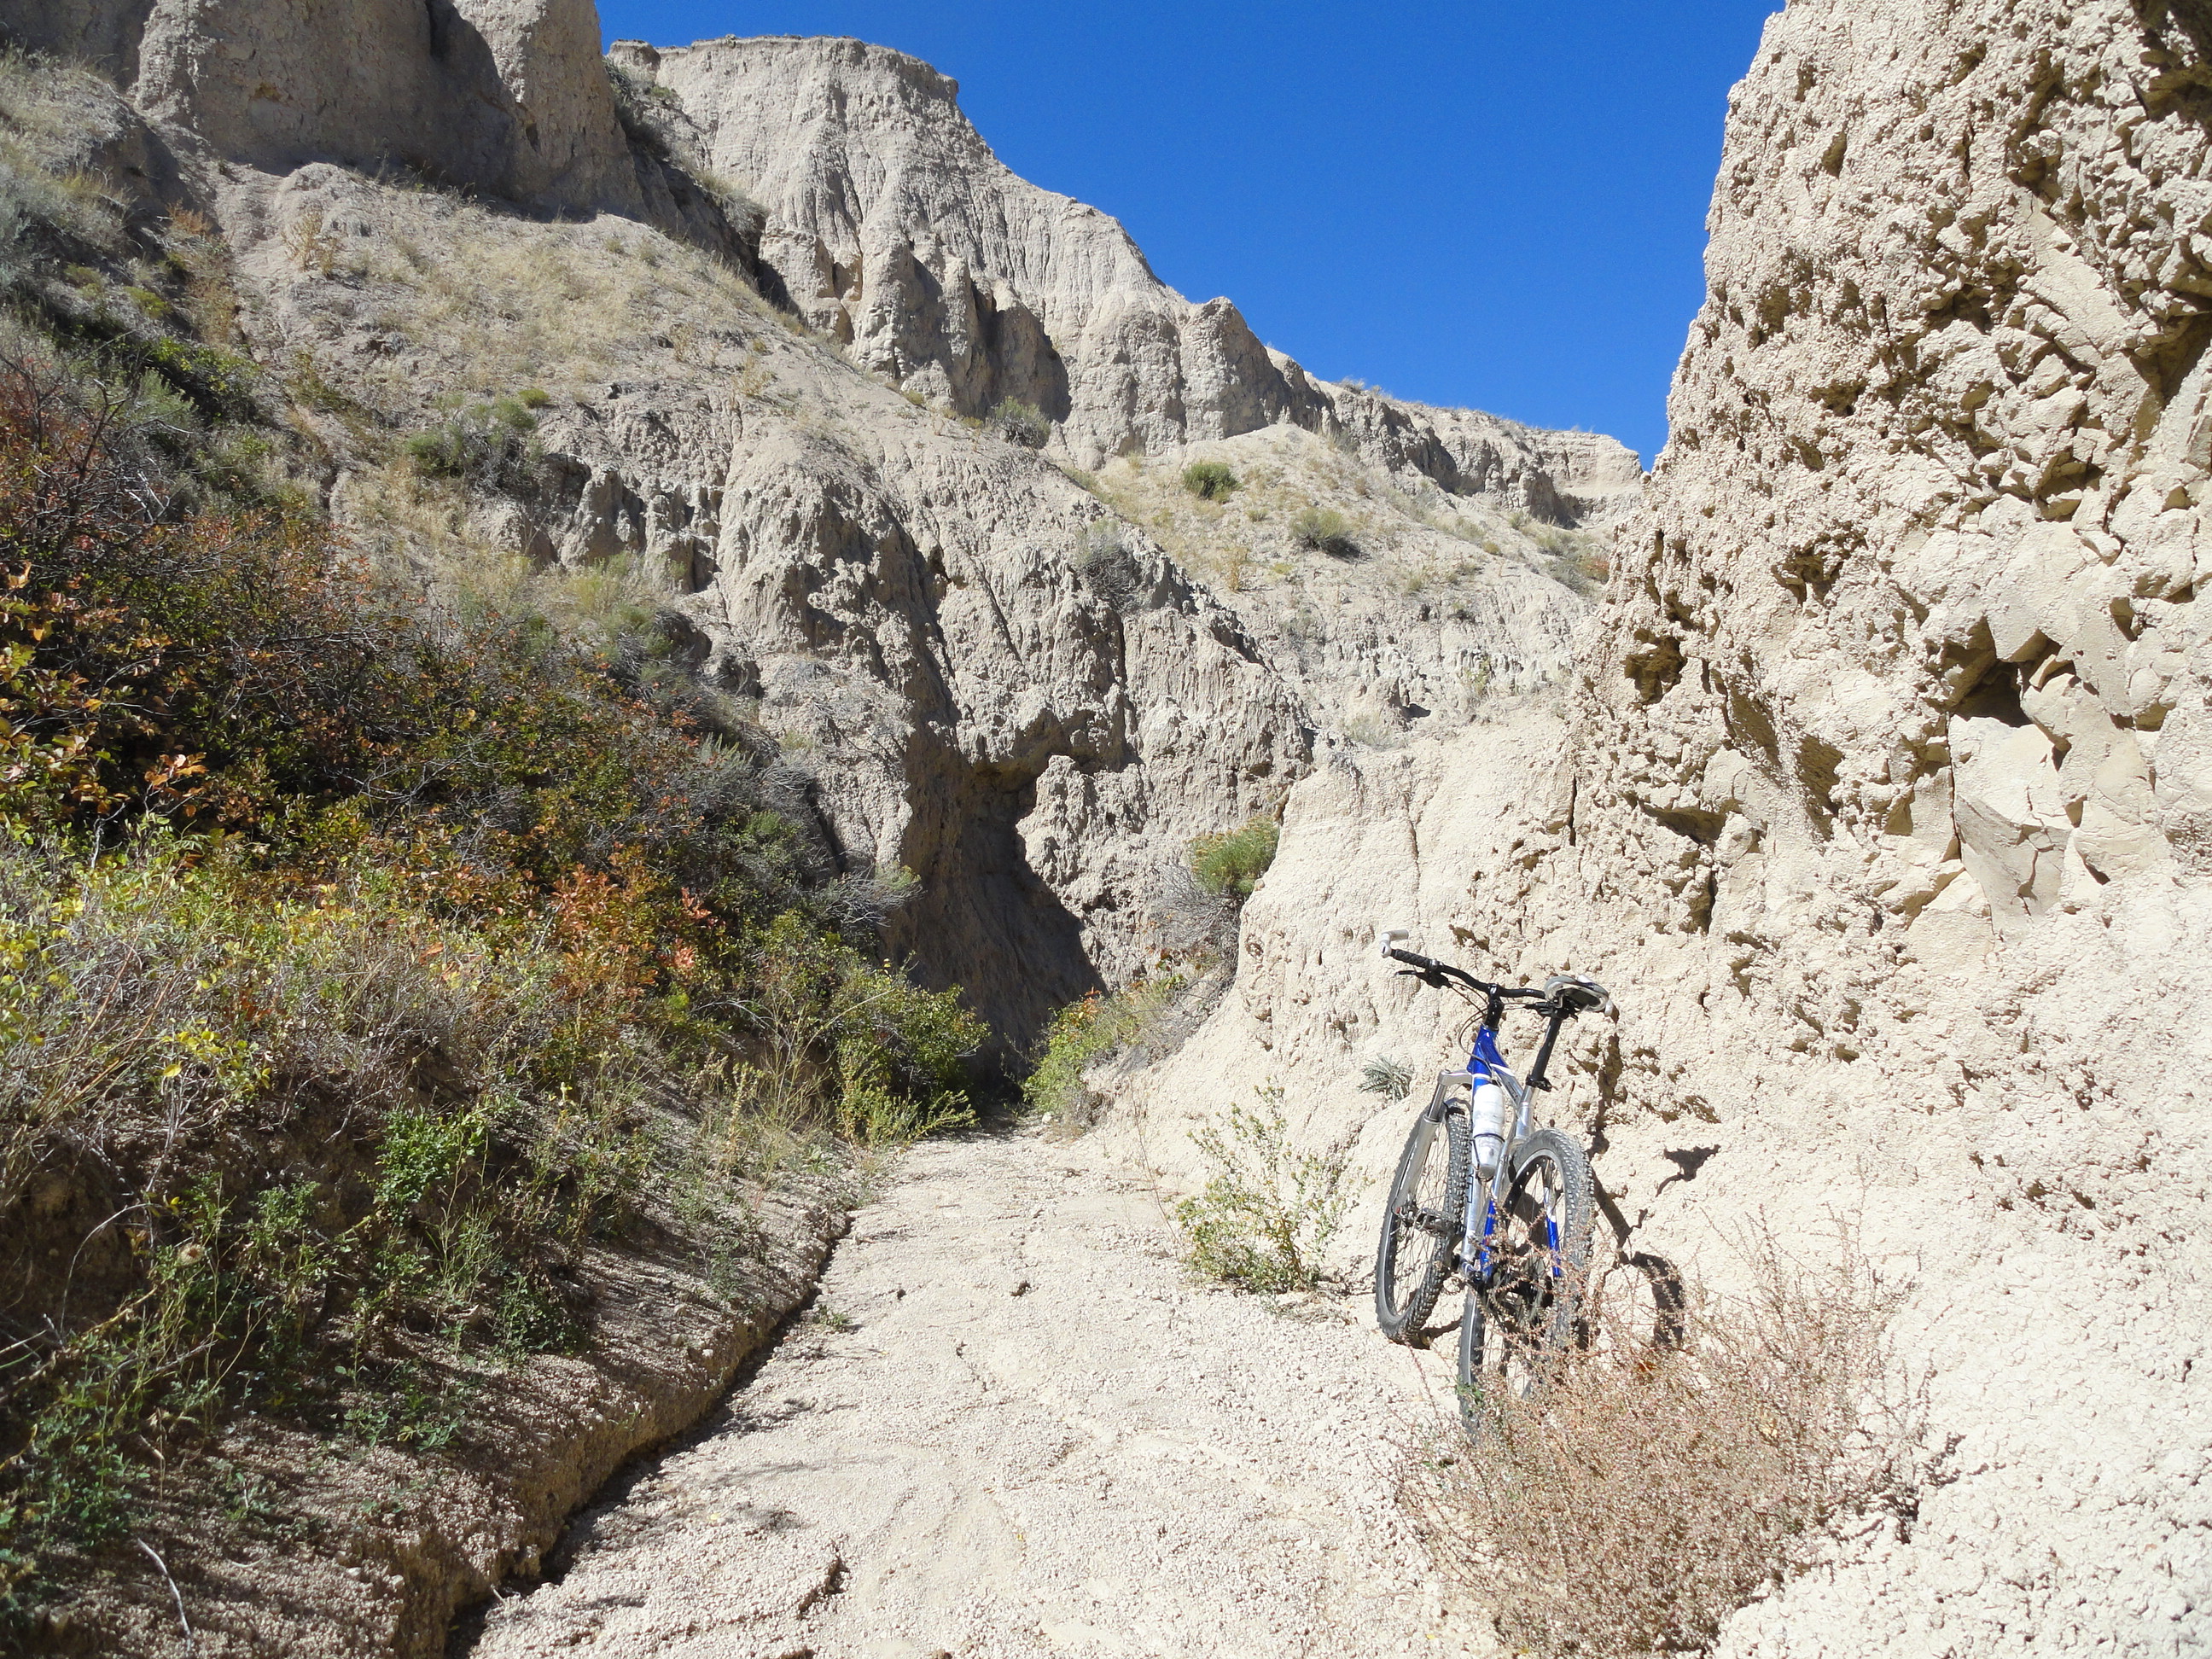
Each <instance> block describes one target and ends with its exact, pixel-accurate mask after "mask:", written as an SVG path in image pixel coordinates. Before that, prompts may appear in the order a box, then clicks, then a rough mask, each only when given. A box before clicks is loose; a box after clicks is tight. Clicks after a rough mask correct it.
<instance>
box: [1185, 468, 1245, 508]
mask: <svg viewBox="0 0 2212 1659" xmlns="http://www.w3.org/2000/svg"><path fill="white" fill-rule="evenodd" d="M1182 487H1183V488H1184V489H1188V491H1190V493H1191V494H1192V495H1196V496H1198V497H1200V499H1201V500H1204V501H1226V500H1227V499H1228V498H1229V495H1231V492H1232V491H1234V490H1235V489H1236V488H1237V475H1236V473H1234V472H1232V471H1230V469H1229V466H1228V464H1227V463H1226V462H1224V461H1193V462H1192V463H1191V464H1190V465H1188V466H1187V467H1185V468H1183V470H1182Z"/></svg>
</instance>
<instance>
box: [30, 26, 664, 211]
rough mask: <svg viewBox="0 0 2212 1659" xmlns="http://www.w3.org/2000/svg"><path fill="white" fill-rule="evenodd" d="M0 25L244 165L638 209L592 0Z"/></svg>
mask: <svg viewBox="0 0 2212 1659" xmlns="http://www.w3.org/2000/svg"><path fill="white" fill-rule="evenodd" d="M0 23H4V25H5V27H6V28H7V30H8V32H9V33H11V34H13V35H14V36H15V38H17V39H18V40H21V41H22V42H23V43H24V44H25V45H27V46H32V47H34V48H36V49H38V50H40V51H46V52H58V53H62V54H64V55H66V56H70V57H76V58H85V59H88V60H89V61H91V62H92V63H94V64H97V65H98V66H100V68H102V69H103V70H106V71H107V72H109V73H110V74H112V75H113V76H115V78H116V79H117V81H118V84H120V85H122V86H124V87H125V88H128V90H129V92H130V94H131V101H132V102H133V103H134V104H135V105H136V106H137V108H138V109H139V110H140V112H142V113H143V114H144V115H145V116H146V117H147V118H148V119H149V120H150V121H152V122H153V123H154V124H155V125H156V126H157V127H160V128H167V129H169V130H171V131H175V132H177V133H178V134H179V135H180V136H181V137H184V138H185V142H187V143H189V144H191V145H194V146H198V147H204V148H205V149H208V150H210V151H211V152H213V153H214V154H216V155H221V156H222V157H223V158H224V159H225V160H228V161H234V162H239V163H242V164H244V165H246V166H248V167H259V168H264V169H268V170H272V171H276V170H285V169H289V168H291V167H298V166H300V165H301V164H303V163H305V162H308V161H342V162H344V163H347V164H349V165H351V166H356V167H372V168H373V167H389V168H392V169H395V170H398V171H402V172H411V173H415V174H416V175H419V176H421V177H423V178H427V179H431V180H434V181H435V182H437V183H439V184H442V185H459V186H463V187H466V188H469V189H473V190H480V191H488V192H489V193H492V194H495V195H498V196H501V197H507V198H509V199H512V200H515V201H520V202H525V203H528V204H532V205H536V206H541V207H544V208H548V209H553V210H584V211H592V210H609V211H612V212H617V213H629V214H633V215H636V214H641V213H642V212H643V210H644V208H645V197H644V195H643V193H642V191H641V188H640V185H639V181H638V176H637V169H636V167H635V166H634V164H633V162H632V159H631V156H630V154H629V146H628V144H627V143H626V142H625V140H624V138H623V133H622V130H621V127H620V125H619V123H618V122H617V119H616V114H615V105H614V98H613V94H612V93H611V91H610V89H609V88H608V85H607V79H606V76H605V73H604V72H603V71H602V70H601V69H600V67H599V62H598V46H599V16H598V13H597V10H596V9H595V8H594V7H593V6H592V4H591V0H437V3H432V4H429V5H427V6H425V5H422V4H417V3H414V0H359V3H351V4H347V5H344V6H329V5H322V4H317V3H313V0H216V3H211V4H210V3H186V0H136V3H131V0H63V3H60V4H56V5H10V6H9V7H7V8H5V9H0Z"/></svg>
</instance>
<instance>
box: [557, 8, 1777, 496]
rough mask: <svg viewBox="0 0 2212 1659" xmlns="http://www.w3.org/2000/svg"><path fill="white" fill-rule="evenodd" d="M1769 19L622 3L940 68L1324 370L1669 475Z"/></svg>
mask: <svg viewBox="0 0 2212 1659" xmlns="http://www.w3.org/2000/svg"><path fill="white" fill-rule="evenodd" d="M1778 9H1779V7H1778V4H1776V3H1772V0H1696V3H1694V4H1690V5H1661V6H1655V5H1652V4H1650V0H1643V3H1638V4H1631V3H1626V0H1582V3H1576V4H1565V3H1547V0H1534V3H1532V0H1518V3H1510V0H1459V3H1444V4H1427V3H1398V4H1388V3H1373V4H1371V3H1365V0H1342V3H1337V4H1309V3H1304V0H1296V3H1284V4H1276V5H1268V6H1258V5H1249V4H1248V5H1234V4H1227V3H1215V0H1184V3H1181V4H1177V5H1173V6H1170V5H1164V4H1156V3H1151V0H1127V3H1123V4H1121V5H1118V6H1103V7H1102V6H1083V7H1072V6H1071V7H1061V6H1053V5H1038V4H1036V3H1030V4H1022V5H1018V4H1014V3H1011V0H965V3H960V4H947V3H945V0H932V3H920V0H762V3H738V0H600V3H599V15H600V21H601V22H602V24H603V25H604V26H605V32H606V35H607V38H608V39H610V40H614V39H618V38H623V37H628V38H633V39H642V40H651V41H653V42H654V43H655V44H657V45H661V46H670V45H680V44H682V43H684V42H686V41H690V40H699V39H703V38H705V37H708V36H712V35H722V34H851V35H858V36H860V38H862V39H864V40H874V41H878V42H880V43H881V44H883V45H885V46H896V47H897V48H898V49H900V50H901V51H902V52H912V53H914V54H915V56H916V57H919V58H926V59H927V60H928V61H929V62H930V63H932V64H935V65H936V66H937V67H938V68H939V69H940V70H944V71H945V73H946V74H948V75H950V76H953V77H954V78H955V79H956V80H957V81H958V82H960V102H961V106H962V107H963V109H964V110H965V111H966V112H967V113H968V116H969V119H970V120H972V121H974V122H975V125H976V126H977V127H978V128H979V129H981V131H982V134H983V137H985V138H986V139H987V140H988V141H989V142H990V143H991V145H992V147H993V148H994V149H996V150H997V151H998V153H999V156H1000V159H1001V160H1002V161H1005V162H1006V164H1007V165H1008V166H1009V167H1012V168H1013V169H1014V170H1015V171H1016V172H1017V173H1021V174H1022V175H1023V176H1024V177H1025V178H1028V179H1033V180H1035V181H1036V183H1038V184H1040V185H1044V186H1045V187H1046V188H1048V189H1050V190H1057V191H1065V192H1066V193H1067V194H1068V195H1071V196H1074V197H1079V198H1080V199H1081V200H1083V201H1085V202H1090V203H1092V204H1095V205H1097V206H1098V207H1101V208H1103V209H1104V210H1106V211H1108V212H1109V213H1112V214H1114V215H1115V216H1117V217H1119V218H1120V219H1121V221H1122V222H1123V223H1125V224H1126V225H1127V226H1128V228H1129V230H1130V232H1131V234H1133V235H1134V236H1135V237H1136V239H1137V241H1138V243H1139V246H1142V247H1143V248H1144V250H1145V252H1146V254H1147V255H1148V256H1149V257H1150V258H1151V259H1152V268H1153V269H1154V270H1157V271H1158V273H1159V275H1160V276H1161V277H1162V279H1163V280H1164V281H1166V282H1168V283H1171V284H1172V285H1173V286H1174V287H1176V288H1177V289H1180V290H1182V293H1184V294H1185V295H1188V296H1189V297H1190V298H1192V299H1194V300H1206V299H1210V298H1212V296H1213V295H1217V294H1225V295H1229V296H1230V297H1231V299H1233V300H1234V301H1236V302H1237V305H1238V306H1239V307H1241V308H1242V309H1243V313H1244V314H1245V316H1246V317H1247V318H1248V319H1249V320H1250V322H1251V324H1252V326H1253V328H1254V329H1255V331H1257V332H1258V334H1259V335H1260V337H1261V338H1262V339H1264V340H1266V341H1267V343H1269V344H1271V345H1273V346H1275V347H1277V348H1278V349H1281V350H1284V351H1287V352H1289V353H1290V354H1291V356H1294V357H1296V358H1297V359H1298V360H1299V361H1300V362H1303V363H1304V364H1306V365H1307V367H1309V368H1311V369H1313V370H1315V371H1316V373H1318V374H1323V375H1326V376H1328V377H1329V378H1331V379H1336V378H1340V377H1342V376H1346V375H1357V376H1358V377H1359V378H1360V379H1362V380H1367V381H1369V382H1370V383H1372V384H1374V385H1376V386H1383V387H1384V388H1386V389H1388V390H1389V391H1391V392H1395V393H1397V394H1398V395H1400V396H1401V397H1407V398H1419V399H1420V400H1422V401H1424V402H1427V403H1437V404H1468V405H1471V406H1473V407H1474V408H1477V409H1487V410H1493V411H1495V412H1496V413H1498V414H1500V415H1507V416H1512V417H1513V418H1515V419H1516V420H1522V421H1528V422H1534V423H1535V424H1538V425H1542V426H1562V427H1569V426H1579V427H1584V428H1590V429H1592V430H1595V431H1600V432H1609V433H1611V434H1613V435H1614V436H1615V437H1617V438H1619V439H1620V440H1621V441H1623V442H1625V443H1626V444H1628V445H1630V446H1631V447H1633V448H1635V449H1636V450H1638V451H1639V452H1640V453H1642V454H1643V456H1644V461H1645V463H1646V465H1649V464H1650V460H1651V459H1652V457H1653V455H1654V454H1655V453H1656V451H1657V449H1658V447H1659V445H1660V444H1661V443H1662V441H1664V439H1665V436H1666V394H1667V381H1668V375H1669V374H1672V372H1673V370H1674V360H1675V358H1676V357H1677V356H1679V355H1680V352H1681V349H1682V342H1683V339H1684V337H1685V334H1686V331H1687V329H1688V326H1689V322H1690V319H1691V317H1692V315H1693V314H1694V313H1696V311H1697V308H1698V302H1699V298H1700V297H1701V296H1702V294H1703V291H1704V279H1703V274H1702V270H1701V266H1700V261H1701V259H1702V257H1703V252H1704V248H1705V206H1706V203H1707V201H1708V199H1709V197H1710V196H1711V191H1712V180H1713V174H1714V172H1715V170H1716V168H1717V166H1718V164H1719V160H1720V143H1721V123H1722V119H1723V116H1724V115H1725V113H1726V111H1727V106H1728V89H1729V86H1730V85H1731V84H1732V83H1733V82H1735V81H1736V80H1737V79H1738V78H1739V77H1740V76H1741V75H1742V74H1743V72H1744V70H1746V69H1747V68H1748V67H1749V65H1750V63H1751V58H1752V53H1753V51H1754V50H1755V49H1756V47H1757V46H1758V42H1759V26H1760V25H1761V23H1762V22H1764V21H1765V18H1766V16H1767V15H1768V14H1769V13H1770V12H1771V11H1774V10H1778Z"/></svg>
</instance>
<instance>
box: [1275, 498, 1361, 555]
mask: <svg viewBox="0 0 2212 1659" xmlns="http://www.w3.org/2000/svg"><path fill="white" fill-rule="evenodd" d="M1291 535H1292V536H1293V537H1294V538H1297V543H1298V545H1299V546H1301V547H1307V548H1311V549H1312V550H1314V551H1315V552H1316V553H1326V554H1328V556H1329V557H1331V558H1332V559H1356V558H1358V556H1359V555H1360V546H1359V544H1358V542H1357V541H1356V540H1354V539H1353V538H1352V521H1351V520H1348V519H1346V517H1345V516H1344V514H1343V513H1339V512H1338V511H1337V510H1336V509H1335V508H1334V507H1308V508H1306V509H1305V511H1304V512H1303V513H1299V514H1298V516H1297V518H1296V519H1295V520H1292V521H1291Z"/></svg>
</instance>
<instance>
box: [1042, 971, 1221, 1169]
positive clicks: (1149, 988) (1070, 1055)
mask: <svg viewBox="0 0 2212 1659" xmlns="http://www.w3.org/2000/svg"><path fill="white" fill-rule="evenodd" d="M1182 987H1183V981H1182V976H1181V975H1175V974H1170V975H1162V976H1161V977H1159V978H1157V979H1143V980H1139V981H1137V982H1136V983H1135V984H1134V985H1132V986H1130V987H1128V988H1127V990H1124V991H1121V992H1119V993H1117V994H1115V995H1112V996H1108V995H1106V994H1103V993H1102V992H1098V991H1093V992H1091V993H1090V994H1088V995H1086V996H1085V997H1084V999H1083V1000H1081V1001H1080V1002H1071V1003H1069V1004H1068V1005H1067V1006H1066V1007H1065V1008H1062V1009H1061V1010H1060V1012H1058V1013H1056V1014H1054V1016H1053V1020H1052V1024H1050V1025H1049V1026H1048V1027H1047V1028H1046V1030H1045V1035H1044V1040H1043V1042H1041V1043H1039V1044H1038V1046H1037V1050H1036V1055H1035V1056H1034V1060H1033V1064H1032V1065H1031V1066H1030V1074H1029V1075H1028V1076H1027V1077H1026V1078H1024V1079H1022V1100H1023V1103H1024V1104H1025V1105H1026V1106H1027V1107H1028V1108H1029V1109H1030V1110H1031V1111H1033V1112H1039V1113H1042V1114H1043V1115H1045V1116H1047V1117H1048V1118H1050V1119H1051V1120H1052V1121H1053V1122H1054V1124H1055V1125H1056V1126H1057V1127H1060V1129H1061V1130H1063V1131H1067V1132H1078V1133H1079V1132H1080V1131H1081V1130H1083V1129H1085V1128H1086V1127H1089V1125H1090V1101H1091V1091H1090V1090H1089V1088H1088V1087H1086V1086H1085V1083H1084V1081H1083V1074H1084V1073H1085V1071H1086V1070H1088V1069H1089V1068H1090V1067H1091V1066H1093V1065H1095V1064H1097V1062H1098V1061H1099V1060H1104V1059H1106V1058H1107V1057H1109V1055H1111V1054H1115V1052H1116V1051H1118V1050H1120V1049H1122V1048H1127V1047H1129V1046H1131V1045H1132V1044H1134V1043H1136V1042H1139V1040H1141V1039H1142V1038H1143V1036H1145V1034H1146V1032H1147V1031H1148V1030H1150V1029H1151V1028H1152V1026H1153V1025H1154V1024H1156V1023H1157V1022H1158V1018H1159V1017H1160V1015H1161V1013H1162V1012H1164V1010H1165V1009H1166V1008H1167V1006H1169V1004H1170V1003H1171V1002H1172V1001H1173V1000H1175V997H1176V994H1177V993H1178V992H1180V991H1181V990H1182Z"/></svg>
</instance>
